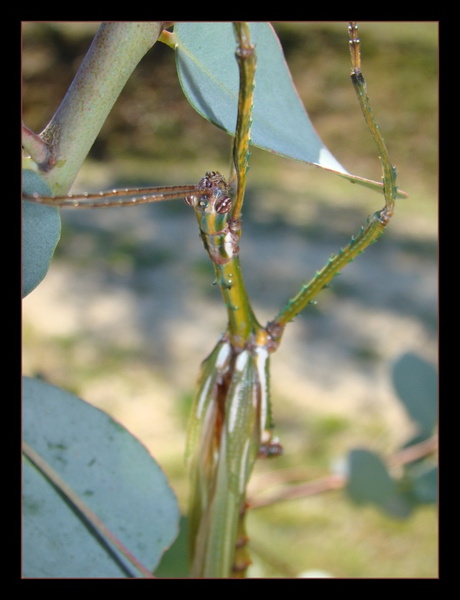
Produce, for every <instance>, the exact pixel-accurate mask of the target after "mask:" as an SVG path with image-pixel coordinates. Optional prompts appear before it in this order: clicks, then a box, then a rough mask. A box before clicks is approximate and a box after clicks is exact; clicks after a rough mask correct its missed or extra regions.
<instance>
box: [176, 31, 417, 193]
mask: <svg viewBox="0 0 460 600" xmlns="http://www.w3.org/2000/svg"><path fill="white" fill-rule="evenodd" d="M249 26H250V30H251V42H252V43H253V44H254V45H255V46H256V52H257V70H256V76H255V91H254V106H253V112H252V128H251V144H253V145H254V146H257V147H259V148H262V149H264V150H268V151H269V152H274V153H275V154H279V155H281V156H285V157H287V158H292V159H295V160H300V161H303V162H306V163H309V164H313V165H315V166H317V167H321V168H323V169H326V170H328V171H331V172H333V173H335V174H337V175H340V176H341V177H345V178H346V179H348V180H349V181H350V182H351V183H358V184H360V185H363V186H365V187H368V188H370V189H373V190H375V191H378V192H380V193H381V192H382V184H381V183H379V182H375V181H372V180H370V179H366V178H365V177H360V176H358V175H352V174H350V173H349V172H348V171H347V170H346V169H345V168H344V167H343V166H342V165H341V164H340V163H339V162H338V161H337V159H336V158H335V157H334V156H333V155H332V154H331V152H330V151H329V150H328V148H327V147H326V146H325V145H324V143H323V142H322V141H321V139H320V137H319V136H318V134H317V132H316V131H315V129H314V127H313V125H312V123H311V121H310V118H309V116H308V114H307V112H306V110H305V107H304V105H303V103H302V101H301V99H300V97H299V95H298V93H297V90H296V88H295V85H294V83H293V80H292V76H291V73H290V71H289V67H288V65H287V63H286V60H285V58H284V54H283V49H282V47H281V44H280V41H279V39H278V36H277V35H276V33H275V31H274V29H273V27H272V26H271V25H270V24H269V23H250V24H249ZM174 35H175V42H176V46H175V49H176V66H177V72H178V76H179V81H180V84H181V86H182V89H183V91H184V94H185V96H186V97H187V99H188V101H189V102H190V104H191V105H192V106H193V108H194V109H195V110H196V111H197V112H198V113H199V114H200V115H201V116H202V117H204V118H205V119H207V120H208V121H210V122H211V123H213V124H214V125H216V126H217V127H219V128H220V129H223V130H224V131H226V132H227V133H228V134H230V135H235V128H236V117H237V107H238V89H239V73H238V66H237V62H236V60H235V48H236V41H235V36H234V33H233V25H232V23H230V22H223V23H178V24H176V25H175V26H174ZM406 196H407V194H406V193H405V192H402V191H401V192H399V193H398V197H406Z"/></svg>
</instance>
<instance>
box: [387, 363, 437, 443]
mask: <svg viewBox="0 0 460 600" xmlns="http://www.w3.org/2000/svg"><path fill="white" fill-rule="evenodd" d="M392 377H393V385H394V388H395V390H396V393H397V394H398V397H399V399H400V400H401V402H402V403H403V405H404V408H405V409H406V411H407V412H408V414H409V416H410V418H411V419H413V420H414V421H415V423H416V424H417V426H418V428H419V430H420V432H421V433H422V434H423V435H424V436H425V437H426V436H430V435H431V434H432V433H433V429H434V428H435V427H436V424H437V421H438V376H437V373H436V369H435V368H434V367H433V365H431V364H430V363H428V362H427V361H425V360H423V359H422V358H420V357H419V356H417V355H416V354H412V353H406V354H403V355H402V356H400V357H399V358H398V360H397V361H396V362H395V363H394V365H393V371H392Z"/></svg>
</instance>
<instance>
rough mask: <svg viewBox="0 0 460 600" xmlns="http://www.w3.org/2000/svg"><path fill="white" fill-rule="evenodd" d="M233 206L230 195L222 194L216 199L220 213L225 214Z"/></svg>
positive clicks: (217, 209)
mask: <svg viewBox="0 0 460 600" xmlns="http://www.w3.org/2000/svg"><path fill="white" fill-rule="evenodd" d="M231 208H232V201H231V200H230V198H229V197H228V196H222V198H218V199H217V200H216V211H217V212H218V213H219V214H220V215H225V214H226V213H228V212H229V210H230V209H231Z"/></svg>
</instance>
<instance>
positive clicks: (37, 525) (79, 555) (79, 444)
mask: <svg viewBox="0 0 460 600" xmlns="http://www.w3.org/2000/svg"><path fill="white" fill-rule="evenodd" d="M23 436H24V441H25V442H27V444H28V445H29V446H30V447H31V448H32V449H33V450H34V451H35V452H37V453H38V454H39V455H40V456H41V457H42V458H44V459H45V460H46V461H47V463H48V464H49V465H50V466H51V468H52V469H54V471H55V472H57V473H58V475H59V476H60V477H61V478H62V479H63V480H64V481H65V482H66V484H67V485H69V486H70V487H71V488H72V490H73V491H74V492H75V493H77V494H78V496H79V497H80V498H81V499H82V500H84V502H85V503H86V504H87V506H88V507H89V509H90V510H91V511H92V512H93V513H95V514H96V515H97V516H98V518H99V519H100V520H101V521H102V522H103V523H104V524H105V525H106V527H108V529H109V530H110V531H111V532H112V533H113V534H114V535H116V536H117V537H118V539H119V540H121V542H122V543H123V544H124V545H125V547H127V548H128V550H129V551H130V552H131V553H132V554H133V555H134V556H135V557H136V558H137V560H138V561H140V562H141V563H142V564H143V565H144V566H146V567H147V568H148V569H151V570H152V571H153V569H154V568H155V567H156V565H157V564H158V563H159V560H160V558H161V556H162V554H163V552H164V551H165V550H166V549H167V548H168V547H169V546H170V545H171V543H172V542H173V540H174V538H175V536H176V535H177V532H178V522H179V511H178V506H177V501H176V499H175V496H174V494H173V492H172V490H171V489H170V487H169V485H168V482H167V480H166V478H165V476H164V474H163V472H162V471H161V469H160V468H159V467H158V465H157V464H156V462H155V461H154V460H153V459H152V457H151V456H150V455H149V453H148V452H147V450H146V449H145V448H144V447H143V446H142V445H141V444H140V443H139V441H138V440H136V439H135V438H134V437H133V436H132V435H131V434H130V433H129V432H128V431H127V430H126V429H125V428H124V427H122V426H121V425H120V424H118V423H117V422H115V421H114V420H113V419H111V418H110V417H109V416H107V415H106V414H105V413H103V412H102V411H100V410H99V409H96V408H94V407H93V406H91V405H89V404H87V403H86V402H84V401H83V400H80V399H79V398H77V397H75V396H73V395H72V394H70V393H68V392H65V391H63V390H61V389H59V388H57V387H54V386H52V385H49V384H47V383H44V382H43V381H39V380H35V379H30V378H24V382H23ZM23 512H24V516H23V543H22V548H23V576H24V577H58V578H63V577H74V578H75V577H78V578H81V577H104V578H107V577H126V576H134V577H139V573H138V572H137V570H136V569H135V568H134V567H133V566H132V565H131V564H130V563H129V562H128V561H127V559H126V558H124V556H123V555H122V554H121V553H120V552H119V551H118V550H117V549H116V548H114V547H113V546H111V544H110V542H108V541H107V540H105V539H102V537H101V536H99V535H95V534H94V532H93V531H92V529H91V528H90V527H88V525H87V523H86V522H85V520H84V519H83V518H82V517H81V515H80V514H79V513H78V511H76V510H74V509H72V508H71V507H70V505H69V504H68V503H67V502H66V500H65V499H64V497H63V496H62V495H61V494H60V493H59V492H58V491H57V490H56V489H55V488H54V487H53V485H51V484H50V483H49V481H48V479H47V478H46V477H44V475H43V474H42V472H41V471H40V470H39V469H38V468H37V467H36V466H35V465H34V464H32V463H31V462H29V461H28V460H27V459H26V460H25V461H24V469H23Z"/></svg>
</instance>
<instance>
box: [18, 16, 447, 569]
mask: <svg viewBox="0 0 460 600" xmlns="http://www.w3.org/2000/svg"><path fill="white" fill-rule="evenodd" d="M98 26H99V24H98V23H60V22H59V23H23V65H22V69H23V113H24V122H25V124H26V125H27V126H28V127H30V128H31V129H32V130H34V131H35V132H37V133H39V132H40V131H42V130H43V129H44V128H45V126H46V124H47V123H48V121H49V119H50V118H51V117H52V115H53V113H54V111H55V110H56V109H57V107H58V105H59V103H60V101H61V99H62V98H63V96H64V94H65V91H66V89H67V87H68V86H69V84H70V83H71V80H72V78H73V76H74V74H75V72H76V71H77V69H78V66H79V64H80V62H81V60H82V59H83V57H84V55H85V52H86V51H87V49H88V47H89V45H90V43H91V40H92V37H93V36H94V34H95V32H96V31H97V29H98ZM359 26H360V37H361V41H362V60H363V72H364V74H365V76H366V78H367V83H368V91H369V95H370V98H371V101H372V105H373V108H374V114H375V116H376V118H377V121H378V123H379V126H380V129H381V131H382V133H383V135H384V137H385V140H386V142H387V145H388V147H389V151H390V155H391V157H392V160H393V162H394V164H395V165H396V166H397V169H398V174H399V179H398V182H399V186H400V188H402V189H403V190H405V191H406V192H408V194H409V196H410V197H409V198H408V199H405V200H401V201H399V202H398V205H397V210H396V215H395V217H394V219H393V221H392V223H391V225H390V226H389V228H388V231H387V232H386V233H385V235H384V236H383V238H381V239H380V240H379V242H378V244H376V245H373V246H371V247H370V248H369V249H368V250H367V251H366V253H365V254H363V255H362V256H360V257H359V259H358V260H356V261H355V262H354V263H352V264H350V265H349V266H348V267H347V268H346V269H345V270H344V271H343V273H342V274H341V275H340V277H339V278H337V279H335V281H334V283H333V285H332V286H331V288H330V289H327V290H325V291H323V292H322V293H321V295H320V296H319V298H318V304H317V305H316V306H314V307H311V308H309V309H308V310H306V311H305V312H304V314H303V315H302V316H300V317H298V318H297V319H296V320H295V321H294V322H293V323H292V324H291V326H290V327H288V328H287V331H286V334H285V336H284V338H283V343H282V344H281V347H280V349H279V350H278V352H277V353H276V354H275V355H274V356H273V358H272V402H273V413H274V419H275V425H276V433H277V435H278V436H279V437H280V438H281V442H282V444H283V446H284V450H285V454H284V456H283V457H281V458H278V459H277V460H273V461H264V462H262V461H260V465H259V464H258V465H257V467H256V473H255V475H254V479H253V482H252V487H251V490H252V493H253V494H254V495H255V496H256V495H257V494H258V493H260V492H261V491H266V490H267V489H270V487H271V486H277V485H280V483H283V482H284V481H286V482H296V481H311V480H314V479H316V478H319V477H322V476H324V475H327V474H328V473H331V471H332V470H333V469H334V468H335V467H336V465H337V464H340V462H341V461H342V460H343V458H344V457H345V456H346V454H347V452H348V451H349V450H351V449H352V448H356V447H365V448H368V449H370V450H374V451H376V452H378V453H381V454H383V455H388V454H391V453H393V452H395V451H397V450H398V448H400V447H401V445H403V444H404V443H405V442H406V441H408V439H409V438H410V437H411V436H412V435H413V433H414V430H413V426H412V424H411V422H410V420H409V419H408V417H407V415H406V413H405V412H404V409H403V408H402V406H401V404H400V403H399V402H398V400H397V398H396V396H395V393H394V390H393V388H392V384H391V379H390V373H391V365H392V364H393V362H394V361H395V360H396V359H397V358H398V356H400V355H401V354H402V353H404V352H415V353H417V354H418V355H420V356H421V357H422V358H424V359H426V360H428V361H429V362H431V363H433V364H434V365H436V363H437V264H438V263H437V235H438V216H437V209H438V198H437V191H438V164H437V160H438V25H437V23H432V22H410V23H391V22H388V23H386V22H372V23H367V22H362V23H359ZM274 27H275V29H276V31H277V33H278V35H279V37H280V40H281V43H282V46H283V48H284V51H285V56H286V60H287V62H288V64H289V67H290V70H291V73H292V77H293V80H294V83H295V85H296V87H297V89H298V92H299V95H300V96H301V98H302V100H303V102H304V104H305V107H306V109H307V112H308V114H309V116H310V118H311V120H312V122H313V124H314V126H315V128H316V130H317V132H318V133H319V135H320V136H321V138H322V140H323V141H324V143H325V144H326V146H327V147H328V148H329V150H331V152H332V153H333V154H334V156H335V157H336V158H337V159H338V160H339V162H341V163H342V165H343V166H344V167H345V168H346V169H347V170H348V171H350V172H352V173H354V174H356V175H361V176H363V177H367V178H371V179H376V180H379V179H380V176H381V169H380V163H379V160H378V156H377V153H376V150H375V146H374V144H373V141H372V139H371V137H370V134H369V133H368V130H367V128H366V126H365V123H364V121H363V118H362V115H361V112H360V109H359V106H358V104H357V100H356V97H355V93H354V90H353V87H352V85H351V82H350V78H349V73H350V58H349V51H348V34H347V23H336V22H325V23H321V22H315V23H303V22H295V23H288V22H286V23H274ZM274 89H276V88H274ZM231 141H232V140H231V138H230V137H229V136H228V135H227V134H225V133H224V132H222V131H219V130H217V129H216V128H215V127H214V126H213V125H211V124H210V123H208V122H207V121H205V120H203V119H202V118H201V117H200V116H199V115H198V114H197V113H196V112H195V111H194V110H193V108H192V107H190V105H189V104H188V103H187V101H186V99H185V98H184V96H183V94H182V91H181V88H180V86H179V83H178V80H177V75H176V71H175V64H174V52H173V51H172V50H171V49H170V48H168V47H166V46H164V45H163V44H160V43H158V44H156V45H155V46H154V47H153V49H152V50H151V52H150V53H149V54H148V55H147V56H146V57H145V58H144V59H143V60H142V62H141V63H140V64H139V66H138V68H137V69H136V71H135V72H134V73H133V76H132V77H131V79H130V80H129V82H128V84H127V86H126V88H125V90H124V91H123V93H122V94H121V96H120V98H119V100H118V102H117V103H116V105H115V107H114V109H113V111H112V113H111V114H110V116H109V118H108V120H107V122H106V124H105V125H104V128H103V129H102V131H101V133H100V135H99V137H98V139H97V140H96V142H95V144H94V146H93V149H92V151H91V153H90V155H89V157H88V159H87V161H86V163H85V165H84V167H83V169H82V170H81V172H80V175H79V177H78V179H77V181H76V182H75V185H74V188H73V191H99V190H102V189H109V188H113V187H122V186H123V187H126V186H137V185H169V184H170V185H175V184H185V183H196V182H198V181H199V180H200V178H201V177H202V176H203V174H204V172H205V171H207V170H220V171H221V172H222V173H224V174H226V173H228V172H229V156H230V151H231ZM382 206H383V198H382V197H380V196H379V195H378V194H376V193H374V192H371V191H368V190H366V189H360V188H359V187H358V186H355V185H350V184H349V183H348V182H347V181H345V180H343V179H341V178H338V177H335V176H334V175H332V174H330V173H326V172H322V171H321V170H319V169H317V168H314V167H311V166H308V165H305V164H301V163H297V162H294V161H289V160H287V159H284V158H280V157H277V156H274V155H272V154H269V153H267V152H264V151H261V150H259V149H257V148H254V149H253V152H252V157H251V168H250V171H249V177H248V190H247V196H246V201H245V207H244V234H243V238H242V244H241V261H242V266H243V271H244V273H245V278H246V281H247V286H248V289H249V292H250V295H251V298H252V301H253V306H254V309H255V311H256V314H257V315H258V317H259V320H260V321H261V322H266V321H268V320H270V319H271V318H273V316H274V315H275V314H276V313H277V312H278V310H279V309H280V308H281V307H282V306H283V305H284V303H285V302H286V301H287V300H288V298H289V297H290V296H292V295H294V294H295V293H296V292H297V291H298V289H299V287H300V286H301V284H302V283H303V282H304V281H308V280H309V279H310V278H311V277H312V276H313V275H314V273H315V271H316V270H317V269H320V268H321V267H322V266H323V265H324V264H325V263H326V262H327V260H328V258H329V257H330V255H331V254H332V253H335V252H337V251H338V250H339V248H340V247H343V246H344V245H345V244H346V243H348V241H349V239H350V237H351V235H352V234H356V233H357V232H358V231H359V228H360V227H361V225H362V224H363V223H364V221H365V219H366V217H367V215H368V214H370V213H372V212H374V211H375V210H378V209H380V208H381V207H382ZM61 215H62V221H63V233H62V239H61V242H60V244H59V245H58V248H57V251H56V257H55V260H54V261H53V263H52V266H51V269H50V271H49V273H48V275H47V277H46V279H45V280H44V281H43V282H42V284H41V285H40V286H39V287H38V288H37V289H36V290H35V291H34V292H33V293H32V294H31V295H30V296H29V297H27V298H26V299H25V300H24V303H23V366H24V372H25V373H26V374H28V375H35V376H36V375H39V376H41V377H44V378H45V379H46V380H48V381H49V382H51V383H53V384H56V385H59V386H62V387H64V388H65V389H68V390H69V391H72V392H74V393H75V394H77V395H78V396H80V397H81V398H83V399H85V400H86V401H88V402H90V403H92V404H93V405H95V406H97V407H99V408H101V409H103V410H105V411H106V412H108V413H109V414H111V415H112V416H113V417H114V418H116V419H117V420H118V421H120V422H121V423H123V424H124V425H125V426H126V427H127V428H128V429H129V430H130V431H131V432H132V433H133V434H134V435H135V436H136V437H137V438H138V439H140V440H141V441H142V442H143V443H144V444H145V445H146V446H147V447H148V448H149V450H150V452H151V453H152V455H153V456H154V457H155V458H156V459H157V460H158V462H159V463H160V465H161V466H162V467H163V469H164V471H165V473H166V475H167V476H168V478H169V479H170V481H171V483H172V486H173V488H174V490H175V492H176V494H177V495H178V498H179V502H180V504H181V507H182V508H183V510H184V511H185V509H186V503H187V491H188V483H187V477H186V472H185V468H184V463H183V451H184V440H185V429H186V424H187V415H188V411H189V409H190V403H191V399H192V395H193V389H194V383H195V380H196V377H197V374H198V369H199V364H200V362H201V361H202V360H203V358H205V356H206V355H207V354H208V353H209V352H210V351H211V349H212V348H213V347H214V344H215V343H216V341H217V339H218V337H219V335H220V334H221V333H222V332H223V330H224V328H225V324H226V316H225V309H224V306H223V304H222V302H221V299H220V294H219V290H218V289H217V287H216V286H213V285H212V282H213V269H212V266H211V264H210V263H209V260H208V258H207V256H206V255H205V253H204V251H203V247H202V243H201V241H200V240H199V237H198V231H197V228H196V221H195V218H194V215H193V212H192V211H191V210H190V209H189V208H187V207H186V206H185V205H184V204H183V203H182V202H181V201H178V202H177V203H174V202H171V203H165V204H163V205H162V204H157V205H150V206H140V207H137V208H136V209H131V208H115V209H109V210H87V211H78V210H63V211H62V212H61ZM249 535H250V537H251V543H252V547H253V549H254V556H253V558H254V565H253V568H252V572H251V573H252V575H253V576H255V577H293V576H297V575H298V574H299V573H304V572H307V571H312V570H315V571H318V570H319V571H323V572H326V573H329V574H330V575H331V576H333V577H357V578H360V577H365V578H373V577H377V578H382V577H404V578H418V577H436V576H437V574H438V572H437V512H436V509H435V508H434V507H432V506H428V507H424V508H421V509H419V510H418V511H416V513H415V514H414V515H413V516H412V517H411V518H410V519H408V520H395V519H393V518H391V517H389V516H387V515H384V514H383V513H381V512H379V511H378V510H377V509H375V508H373V507H370V506H364V507H363V506H359V507H357V506H355V505H353V504H351V503H350V501H349V500H347V499H346V497H345V496H344V494H343V493H342V492H340V491H337V492H328V493H327V494H322V495H316V496H313V497H309V498H305V499H303V500H295V501H289V502H283V503H279V504H277V505H274V506H271V507H267V508H261V509H257V510H254V511H252V513H251V514H250V517H249Z"/></svg>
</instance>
